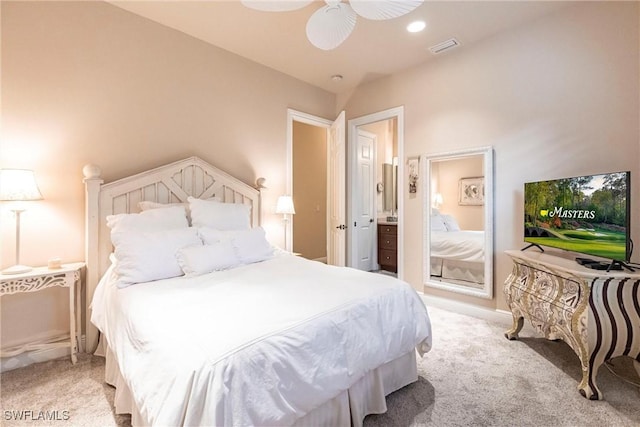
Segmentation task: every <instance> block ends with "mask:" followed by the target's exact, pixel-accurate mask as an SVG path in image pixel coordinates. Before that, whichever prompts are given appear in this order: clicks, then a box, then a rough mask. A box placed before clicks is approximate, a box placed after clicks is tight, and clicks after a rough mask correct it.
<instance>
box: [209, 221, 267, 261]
mask: <svg viewBox="0 0 640 427" xmlns="http://www.w3.org/2000/svg"><path fill="white" fill-rule="evenodd" d="M198 235H199V236H200V238H201V239H202V241H203V242H204V243H205V244H206V245H211V244H214V243H218V242H231V244H232V245H233V248H234V250H235V253H236V255H237V256H238V259H239V260H240V262H241V263H242V264H250V263H254V262H259V261H264V260H266V259H269V258H271V257H272V256H273V246H271V244H270V243H269V242H268V241H267V238H266V235H265V232H264V229H263V228H262V227H255V228H252V229H250V230H237V231H220V230H214V229H211V228H207V227H202V228H199V229H198Z"/></svg>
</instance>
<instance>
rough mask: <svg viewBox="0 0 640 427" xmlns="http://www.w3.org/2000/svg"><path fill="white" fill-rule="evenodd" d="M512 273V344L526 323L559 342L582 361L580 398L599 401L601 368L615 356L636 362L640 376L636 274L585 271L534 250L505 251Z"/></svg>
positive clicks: (639, 283)
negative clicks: (509, 260)
mask: <svg viewBox="0 0 640 427" xmlns="http://www.w3.org/2000/svg"><path fill="white" fill-rule="evenodd" d="M506 253H507V255H509V256H510V257H511V259H512V260H513V271H512V273H511V275H509V277H508V278H507V280H506V281H505V284H504V293H505V296H506V298H507V304H508V305H509V308H510V309H511V313H512V315H513V327H512V329H510V330H509V331H507V332H506V333H505V336H506V337H507V338H508V339H510V340H514V339H517V338H518V333H519V332H520V330H521V329H522V326H523V323H524V318H527V319H528V320H529V321H530V322H531V325H532V326H533V327H534V329H536V330H537V331H538V332H540V333H542V334H543V335H544V336H545V337H546V338H547V339H551V340H556V339H561V340H563V341H564V342H566V343H567V344H568V345H569V346H570V347H571V348H572V349H573V351H575V352H576V354H577V355H578V357H579V358H580V363H581V365H582V381H581V382H580V384H579V385H578V390H579V391H580V393H581V394H582V395H583V396H584V397H586V398H588V399H591V400H599V399H602V398H603V396H602V392H601V391H600V390H599V389H598V386H597V384H596V376H597V373H598V369H599V368H600V366H601V365H602V364H603V363H604V362H606V361H607V360H609V359H612V358H614V357H617V356H629V357H631V358H633V359H635V364H634V365H635V368H636V370H637V371H638V374H639V375H640V274H636V273H631V272H629V271H626V270H625V271H612V272H609V273H607V272H605V271H599V270H592V269H588V268H585V267H583V266H581V265H579V264H578V263H576V262H575V261H574V260H571V259H565V258H560V257H556V256H553V255H548V254H545V253H540V252H534V251H533V250H531V251H528V252H524V251H506Z"/></svg>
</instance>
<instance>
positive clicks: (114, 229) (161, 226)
mask: <svg viewBox="0 0 640 427" xmlns="http://www.w3.org/2000/svg"><path fill="white" fill-rule="evenodd" d="M107 226H108V227H109V228H110V229H111V233H112V234H113V233H119V232H139V231H162V230H172V229H175V228H187V227H189V223H188V222H187V213H186V210H185V208H184V206H172V207H168V208H166V209H153V210H149V211H144V212H140V213H136V214H117V215H108V216H107Z"/></svg>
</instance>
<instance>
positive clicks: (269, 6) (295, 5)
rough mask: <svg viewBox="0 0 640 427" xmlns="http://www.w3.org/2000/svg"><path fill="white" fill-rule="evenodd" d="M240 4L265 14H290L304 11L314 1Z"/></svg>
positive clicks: (254, 0)
mask: <svg viewBox="0 0 640 427" xmlns="http://www.w3.org/2000/svg"><path fill="white" fill-rule="evenodd" d="M240 2H241V3H242V4H243V5H245V6H246V7H248V8H250V9H255V10H261V11H263V12H288V11H291V10H298V9H302V8H303V7H305V6H307V5H309V4H311V3H312V2H313V0H240Z"/></svg>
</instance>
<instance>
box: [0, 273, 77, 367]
mask: <svg viewBox="0 0 640 427" xmlns="http://www.w3.org/2000/svg"><path fill="white" fill-rule="evenodd" d="M83 268H84V263H81V262H78V263H73V264H64V265H62V267H61V268H57V269H48V268H47V267H38V268H34V269H33V270H31V271H29V272H28V273H21V274H11V275H8V274H7V275H3V274H0V296H3V295H11V294H16V293H21V292H36V291H40V290H42V289H46V288H50V287H53V286H62V287H66V288H69V339H68V340H65V341H62V342H36V343H29V344H25V345H22V346H17V347H14V348H8V349H2V350H1V351H0V357H10V356H15V355H18V354H21V353H24V352H25V351H32V350H42V349H47V348H58V347H70V348H71V362H72V363H76V359H77V358H76V353H77V352H78V343H79V339H78V336H77V333H78V332H79V331H80V328H79V327H78V319H76V307H78V306H79V297H80V292H76V284H78V283H80V273H81V270H82V269H83ZM76 298H77V299H78V301H77V300H76Z"/></svg>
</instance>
